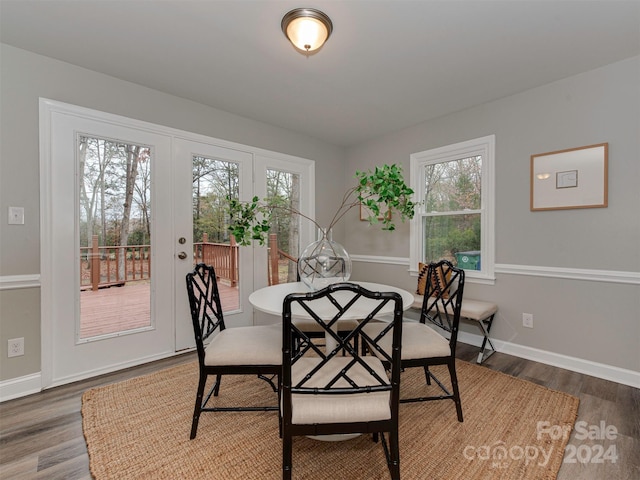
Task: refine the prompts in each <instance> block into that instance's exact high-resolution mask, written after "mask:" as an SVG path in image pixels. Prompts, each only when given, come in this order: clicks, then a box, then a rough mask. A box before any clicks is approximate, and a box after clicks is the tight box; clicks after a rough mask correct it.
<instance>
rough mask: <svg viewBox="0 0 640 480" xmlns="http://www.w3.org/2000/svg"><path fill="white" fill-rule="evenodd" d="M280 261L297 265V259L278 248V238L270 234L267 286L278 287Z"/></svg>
mask: <svg viewBox="0 0 640 480" xmlns="http://www.w3.org/2000/svg"><path fill="white" fill-rule="evenodd" d="M280 260H285V261H291V262H293V263H294V264H297V263H298V259H297V258H293V257H292V256H291V255H289V254H288V253H287V252H284V251H282V250H280V249H279V248H278V236H277V235H276V234H275V233H270V234H269V264H268V270H269V271H268V275H269V285H278V284H279V283H280V280H281V279H280ZM282 280H283V281H284V282H288V281H291V280H289V279H287V278H283V279H282Z"/></svg>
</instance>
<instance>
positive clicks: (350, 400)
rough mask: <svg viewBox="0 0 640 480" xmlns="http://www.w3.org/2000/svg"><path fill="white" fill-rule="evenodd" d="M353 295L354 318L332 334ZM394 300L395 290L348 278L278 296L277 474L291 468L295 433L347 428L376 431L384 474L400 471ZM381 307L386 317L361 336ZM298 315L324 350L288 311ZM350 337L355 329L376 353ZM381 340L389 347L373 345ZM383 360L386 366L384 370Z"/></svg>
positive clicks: (397, 308) (397, 301)
mask: <svg viewBox="0 0 640 480" xmlns="http://www.w3.org/2000/svg"><path fill="white" fill-rule="evenodd" d="M357 302H364V304H365V305H366V310H365V311H363V310H362V309H359V311H358V316H359V318H360V323H359V324H358V326H357V327H356V328H355V329H354V330H352V331H351V332H349V334H347V335H346V336H343V335H339V334H338V333H337V331H336V325H337V323H338V322H339V321H340V320H341V319H343V318H344V317H350V316H352V313H353V312H354V309H355V307H354V306H355V305H356V304H357ZM360 305H362V303H361V304H360ZM402 307H403V305H402V297H401V296H400V295H399V294H398V293H395V292H372V291H369V290H367V289H365V288H363V287H361V286H359V285H357V284H354V283H337V284H333V285H330V286H328V287H325V288H323V289H321V290H319V291H316V292H311V293H294V294H289V295H287V297H285V300H284V303H283V314H282V329H283V330H282V331H283V344H282V345H283V348H282V354H283V355H282V378H281V396H282V402H281V411H280V414H281V417H280V429H281V430H280V431H281V436H282V440H283V449H282V452H283V453H282V473H283V478H284V479H290V478H291V475H292V470H293V438H294V437H295V436H299V435H330V434H349V433H361V434H364V433H369V434H372V438H373V439H374V440H375V441H378V440H379V438H380V437H382V444H383V447H384V452H385V455H386V457H387V463H388V466H389V472H390V474H391V478H392V479H399V478H400V452H399V446H398V441H399V440H398V409H399V398H400V349H401V344H400V342H401V338H402V312H403V308H402ZM383 309H385V310H383ZM381 311H385V312H390V313H391V314H392V315H393V320H392V321H390V322H389V323H387V324H386V327H385V328H384V329H383V331H381V332H379V333H378V334H377V335H376V336H374V337H371V336H367V335H366V334H365V333H363V327H365V326H366V325H368V324H369V322H371V321H373V319H374V318H375V317H376V315H378V314H379V313H380V312H381ZM301 316H305V317H307V318H310V319H311V320H312V321H313V322H315V323H316V324H317V325H318V328H320V329H322V330H323V331H324V334H325V335H326V336H327V338H328V339H330V340H332V342H330V343H331V344H334V346H333V347H332V348H330V349H327V348H326V347H325V348H322V347H321V346H318V345H316V344H315V343H314V342H313V339H312V338H311V337H310V336H309V335H308V334H307V333H306V332H305V331H303V330H301V329H299V328H298V327H297V325H296V323H295V321H294V317H301ZM357 336H363V340H364V341H366V342H367V344H368V345H369V347H370V349H371V350H375V351H376V355H363V354H362V352H361V351H360V349H358V348H354V346H353V341H352V340H353V339H354V338H355V337H357ZM383 341H388V342H389V344H390V345H391V348H390V350H389V351H386V350H384V349H382V348H381V347H380V346H379V345H380V344H381V342H383ZM328 343H329V342H328ZM377 355H379V356H380V358H378V356H377ZM383 361H384V362H387V363H388V365H390V369H389V370H387V369H385V366H384V364H383ZM385 433H387V434H388V436H389V441H388V443H387V439H386V437H385Z"/></svg>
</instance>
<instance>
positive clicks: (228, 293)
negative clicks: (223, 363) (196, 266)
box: [192, 155, 240, 312]
mask: <svg viewBox="0 0 640 480" xmlns="http://www.w3.org/2000/svg"><path fill="white" fill-rule="evenodd" d="M192 167H193V247H194V256H193V258H194V261H195V263H200V262H203V263H206V264H207V265H212V266H213V268H214V269H215V271H216V276H217V277H218V289H219V291H220V298H221V302H222V309H223V311H225V312H230V311H234V310H238V309H239V305H240V293H239V290H238V284H239V281H240V277H239V272H240V269H239V250H238V248H239V247H238V245H236V243H235V240H234V239H233V237H231V236H230V234H229V230H228V227H229V219H228V217H227V208H226V205H227V197H229V196H230V197H231V198H235V199H237V198H238V195H239V187H238V185H239V177H238V175H239V165H238V164H237V163H234V162H229V161H226V160H219V159H215V158H207V157H204V156H200V155H194V156H193V157H192Z"/></svg>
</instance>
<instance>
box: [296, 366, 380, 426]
mask: <svg viewBox="0 0 640 480" xmlns="http://www.w3.org/2000/svg"><path fill="white" fill-rule="evenodd" d="M362 358H363V359H364V360H365V362H366V363H367V364H368V365H370V366H371V368H372V369H373V370H374V371H375V372H376V373H377V374H378V375H379V376H380V377H381V378H383V379H386V378H388V376H387V373H386V371H385V369H384V366H383V365H382V362H380V360H378V359H377V358H376V357H373V356H367V357H362ZM352 360H353V358H352V357H350V356H349V357H334V358H332V359H331V360H330V361H329V362H328V363H327V365H325V366H324V367H323V368H322V369H320V371H318V372H316V374H315V375H314V376H313V377H311V379H310V380H309V381H308V382H306V383H305V385H304V386H308V387H324V386H325V385H326V384H327V382H328V381H329V380H331V378H333V377H334V376H335V375H336V373H338V372H339V371H340V370H342V369H343V368H344V367H345V366H346V365H347V363H348V362H350V361H352ZM318 362H319V359H318V358H301V359H300V360H298V362H296V363H295V364H294V365H293V366H292V369H291V378H292V384H293V385H296V384H297V383H298V382H299V381H300V380H301V379H302V378H303V377H304V376H305V375H306V374H307V373H308V372H309V371H310V370H311V369H312V368H313V367H314V366H315V365H317V364H318ZM348 375H349V378H351V379H352V380H354V381H355V382H356V383H357V384H358V385H359V386H365V385H379V384H380V383H379V382H378V381H377V380H376V379H374V378H373V377H372V376H371V374H370V373H369V372H367V370H365V369H364V368H363V367H362V366H361V365H354V366H353V367H351V368H350V369H349V370H348ZM349 386H350V385H349V384H348V383H347V381H346V380H344V379H340V380H338V381H337V382H336V383H335V387H349ZM389 402H390V392H371V393H356V394H344V395H340V394H325V395H321V394H319V395H312V394H292V395H291V421H292V423H294V424H301V425H308V424H314V423H353V422H366V421H374V420H388V419H389V418H391V407H390V405H389Z"/></svg>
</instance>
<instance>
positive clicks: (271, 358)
mask: <svg viewBox="0 0 640 480" xmlns="http://www.w3.org/2000/svg"><path fill="white" fill-rule="evenodd" d="M204 364H205V365H208V366H219V365H282V325H281V324H279V323H278V324H275V325H268V326H250V327H235V328H227V329H225V330H222V331H221V332H220V333H218V334H217V335H216V336H215V337H214V338H213V339H212V340H211V342H210V343H209V345H207V347H206V349H205V355H204Z"/></svg>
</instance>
